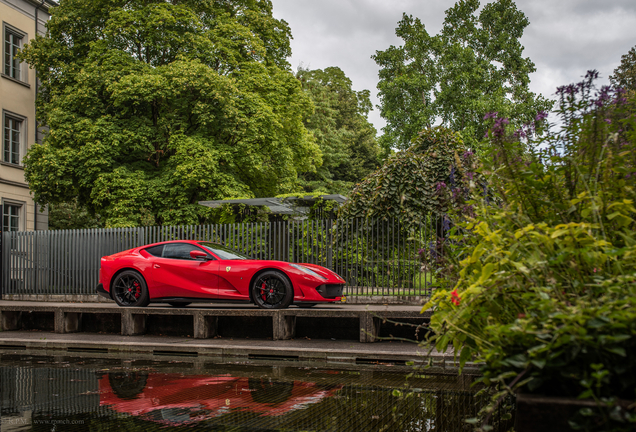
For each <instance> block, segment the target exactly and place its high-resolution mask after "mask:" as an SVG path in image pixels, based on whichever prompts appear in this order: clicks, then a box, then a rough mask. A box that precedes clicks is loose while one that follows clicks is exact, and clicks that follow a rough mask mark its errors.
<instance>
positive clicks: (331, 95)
mask: <svg viewBox="0 0 636 432" xmlns="http://www.w3.org/2000/svg"><path fill="white" fill-rule="evenodd" d="M296 77H297V78H298V79H299V80H300V82H301V83H302V86H303V89H304V90H305V93H306V94H307V95H308V96H309V97H310V98H311V100H312V102H313V103H314V106H315V111H314V113H313V114H312V115H311V116H309V117H307V119H306V120H305V126H306V127H307V130H309V132H310V133H312V134H313V136H314V137H315V139H316V143H317V144H318V147H320V150H321V151H322V160H323V163H322V166H321V167H319V168H318V170H317V171H316V172H307V173H303V174H302V175H301V179H302V185H303V188H304V189H305V190H306V191H307V192H319V191H320V192H326V193H340V194H345V195H347V194H348V192H349V191H350V190H351V188H352V187H353V184H354V183H356V182H359V181H360V180H362V179H363V178H364V177H366V176H367V175H368V174H369V173H370V172H371V171H373V170H374V169H376V168H377V166H378V165H379V161H380V157H379V153H380V152H379V146H378V143H377V141H376V138H375V136H376V130H375V128H374V127H373V125H372V124H371V123H369V121H368V120H367V116H368V114H369V111H370V110H371V100H370V99H369V91H368V90H363V91H359V92H358V91H355V90H353V89H352V88H351V86H352V83H351V80H350V79H349V78H347V76H346V75H345V74H344V72H343V71H342V70H341V69H340V68H338V67H329V68H326V69H325V70H320V69H317V70H308V69H299V70H298V72H297V73H296Z"/></svg>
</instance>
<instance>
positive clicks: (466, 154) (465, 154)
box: [462, 150, 475, 159]
mask: <svg viewBox="0 0 636 432" xmlns="http://www.w3.org/2000/svg"><path fill="white" fill-rule="evenodd" d="M474 154H475V153H473V152H471V151H470V150H467V151H465V152H464V154H463V155H462V157H463V158H464V159H468V158H469V157H471V156H472V155H474Z"/></svg>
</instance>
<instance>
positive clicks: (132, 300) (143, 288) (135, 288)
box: [111, 270, 150, 307]
mask: <svg viewBox="0 0 636 432" xmlns="http://www.w3.org/2000/svg"><path fill="white" fill-rule="evenodd" d="M111 291H112V293H113V299H114V300H115V302H116V303H117V304H118V305H119V306H135V307H144V306H148V303H150V296H149V294H148V286H147V285H146V281H145V280H144V278H143V277H142V276H141V275H140V274H139V273H138V272H136V271H134V270H126V271H123V272H121V273H119V274H118V275H117V277H116V278H115V280H114V281H113V284H112V289H111Z"/></svg>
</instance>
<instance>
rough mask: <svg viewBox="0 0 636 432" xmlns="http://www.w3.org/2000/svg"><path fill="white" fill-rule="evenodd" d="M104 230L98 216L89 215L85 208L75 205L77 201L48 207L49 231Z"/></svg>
mask: <svg viewBox="0 0 636 432" xmlns="http://www.w3.org/2000/svg"><path fill="white" fill-rule="evenodd" d="M89 228H104V223H103V220H102V218H101V217H100V216H99V215H91V214H90V212H89V211H88V210H87V209H86V208H85V207H81V206H79V205H78V204H77V201H71V202H64V203H58V204H55V205H51V206H50V207H49V229H51V230H66V229H89Z"/></svg>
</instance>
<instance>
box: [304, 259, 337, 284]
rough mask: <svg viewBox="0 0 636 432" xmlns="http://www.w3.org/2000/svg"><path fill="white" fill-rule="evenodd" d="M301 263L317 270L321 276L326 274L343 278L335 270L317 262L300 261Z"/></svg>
mask: <svg viewBox="0 0 636 432" xmlns="http://www.w3.org/2000/svg"><path fill="white" fill-rule="evenodd" d="M299 265H302V266H305V267H307V268H310V269H312V270H313V271H315V272H316V273H318V274H319V275H321V276H324V277H326V278H333V277H335V278H337V279H342V278H341V277H340V275H339V274H338V273H336V272H334V271H331V270H329V269H328V268H326V267H323V266H319V265H317V264H309V263H299ZM342 281H343V282H344V279H342Z"/></svg>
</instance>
